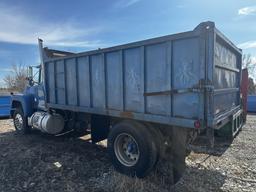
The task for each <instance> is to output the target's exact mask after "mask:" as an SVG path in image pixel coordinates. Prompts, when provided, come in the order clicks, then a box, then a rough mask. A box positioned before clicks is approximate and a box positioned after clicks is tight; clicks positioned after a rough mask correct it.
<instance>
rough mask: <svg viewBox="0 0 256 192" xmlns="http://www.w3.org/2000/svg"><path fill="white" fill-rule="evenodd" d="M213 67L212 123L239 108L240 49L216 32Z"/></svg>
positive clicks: (226, 116) (217, 121)
mask: <svg viewBox="0 0 256 192" xmlns="http://www.w3.org/2000/svg"><path fill="white" fill-rule="evenodd" d="M215 39H216V40H215V46H214V69H213V85H214V93H213V108H212V109H213V116H214V121H213V124H214V125H215V127H216V125H217V124H219V123H220V122H221V121H223V120H225V119H226V120H227V119H228V118H229V117H230V116H231V115H233V114H234V113H236V112H237V111H238V110H239V109H240V103H241V101H240V80H241V57H242V54H241V51H240V50H239V49H238V48H236V47H235V46H234V45H233V44H232V43H231V42H230V41H229V40H228V39H227V38H226V37H224V36H223V35H222V34H221V33H220V32H218V31H217V32H216V38H215Z"/></svg>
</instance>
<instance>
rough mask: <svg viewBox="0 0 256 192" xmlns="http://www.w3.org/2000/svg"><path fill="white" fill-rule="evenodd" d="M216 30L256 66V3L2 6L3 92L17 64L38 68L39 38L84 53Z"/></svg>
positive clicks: (130, 0)
mask: <svg viewBox="0 0 256 192" xmlns="http://www.w3.org/2000/svg"><path fill="white" fill-rule="evenodd" d="M203 21H214V22H215V24H216V27H217V28H218V29H219V30H220V31H221V32H222V33H224V34H225V35H226V36H227V37H228V38H229V39H231V40H232V42H234V43H235V44H236V45H237V46H238V47H239V48H242V49H243V52H244V53H250V54H251V55H252V59H253V60H255V61H256V0H214V1H210V0H208V1H207V0H91V1H89V0H73V1H65V0H54V1H52V0H44V1H39V0H22V1H20V0H12V1H10V0H0V87H1V86H4V83H3V77H4V76H6V75H7V74H9V73H10V69H11V66H12V65H13V64H18V65H20V64H21V65H36V64H39V52H38V45H37V38H38V37H40V38H42V39H43V40H44V45H45V46H47V47H49V48H54V49H59V50H66V51H71V52H80V51H86V50H93V49H97V48H104V47H109V46H113V45H118V44H124V43H128V42H133V41H138V40H143V39H148V38H153V37H158V36H163V35H169V34H173V33H178V32H183V31H189V30H193V29H194V28H195V27H196V26H197V25H198V24H199V23H200V22H203Z"/></svg>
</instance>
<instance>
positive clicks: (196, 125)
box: [194, 120, 201, 129]
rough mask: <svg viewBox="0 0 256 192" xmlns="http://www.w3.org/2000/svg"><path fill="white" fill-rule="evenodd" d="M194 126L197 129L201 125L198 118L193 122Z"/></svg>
mask: <svg viewBox="0 0 256 192" xmlns="http://www.w3.org/2000/svg"><path fill="white" fill-rule="evenodd" d="M194 127H195V128H196V129H199V128H200V127H201V123H200V121H199V120H197V121H195V122H194Z"/></svg>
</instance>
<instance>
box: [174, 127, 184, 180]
mask: <svg viewBox="0 0 256 192" xmlns="http://www.w3.org/2000/svg"><path fill="white" fill-rule="evenodd" d="M187 137H188V130H187V129H186V128H182V127H173V129H172V157H173V160H172V161H173V181H174V184H175V183H177V182H178V181H179V180H180V178H181V177H182V175H183V173H184V172H185V169H186V163H185V158H186V144H187Z"/></svg>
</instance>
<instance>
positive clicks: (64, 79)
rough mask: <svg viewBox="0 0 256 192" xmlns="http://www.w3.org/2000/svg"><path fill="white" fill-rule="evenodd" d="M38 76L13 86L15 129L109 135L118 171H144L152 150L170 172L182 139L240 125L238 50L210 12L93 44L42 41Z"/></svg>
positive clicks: (180, 166)
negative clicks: (192, 22)
mask: <svg viewBox="0 0 256 192" xmlns="http://www.w3.org/2000/svg"><path fill="white" fill-rule="evenodd" d="M39 50H40V56H41V61H42V62H41V65H40V66H37V68H36V69H37V70H38V71H39V72H38V74H39V75H37V76H38V79H33V78H32V77H33V76H34V75H33V70H35V69H34V68H32V67H30V70H29V71H30V73H29V77H28V80H29V85H30V86H28V87H27V88H26V90H25V91H24V93H23V94H20V95H13V96H12V111H11V115H12V117H13V119H14V126H15V128H16V130H17V132H18V133H21V134H27V133H29V132H30V131H31V129H39V130H41V131H42V132H44V133H47V134H52V135H59V134H63V133H66V132H70V131H71V130H73V131H76V132H78V133H86V132H88V131H90V133H91V139H92V142H93V143H96V142H99V141H101V140H104V139H108V144H107V147H108V151H109V153H110V158H111V161H112V163H113V165H114V167H115V168H116V170H117V171H119V172H121V173H124V174H126V175H129V176H137V177H139V178H141V177H145V176H146V175H147V174H148V173H149V172H150V171H151V170H152V169H153V168H154V167H155V166H156V164H157V162H158V161H159V159H162V158H163V159H166V160H167V161H169V162H172V164H173V176H174V182H176V181H178V180H179V178H180V177H181V176H182V174H183V172H184V170H185V157H186V154H187V151H186V146H187V144H188V143H189V142H190V141H191V140H192V138H193V137H194V136H195V135H196V134H197V133H205V136H206V138H208V139H209V144H211V145H213V144H214V132H215V131H216V130H219V129H221V128H223V127H226V129H227V126H226V125H230V126H228V130H229V134H231V135H234V134H235V133H236V132H237V131H239V129H240V128H241V126H242V125H243V122H244V118H243V111H242V107H241V98H240V97H241V96H240V81H241V57H242V52H241V50H240V49H238V48H237V47H236V46H235V45H234V44H233V43H232V42H231V41H230V40H228V39H227V38H226V37H225V36H224V35H223V34H222V33H221V32H220V31H218V30H217V29H216V27H215V24H214V23H213V22H203V23H201V24H199V25H198V26H197V27H196V28H195V29H194V30H192V31H188V32H184V33H179V34H174V35H168V36H163V37H159V38H153V39H148V40H143V41H138V42H134V43H129V44H125V45H120V46H115V47H110V48H104V49H98V50H93V51H87V52H81V53H71V52H65V51H59V50H53V49H49V48H47V47H43V42H42V40H40V39H39Z"/></svg>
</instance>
